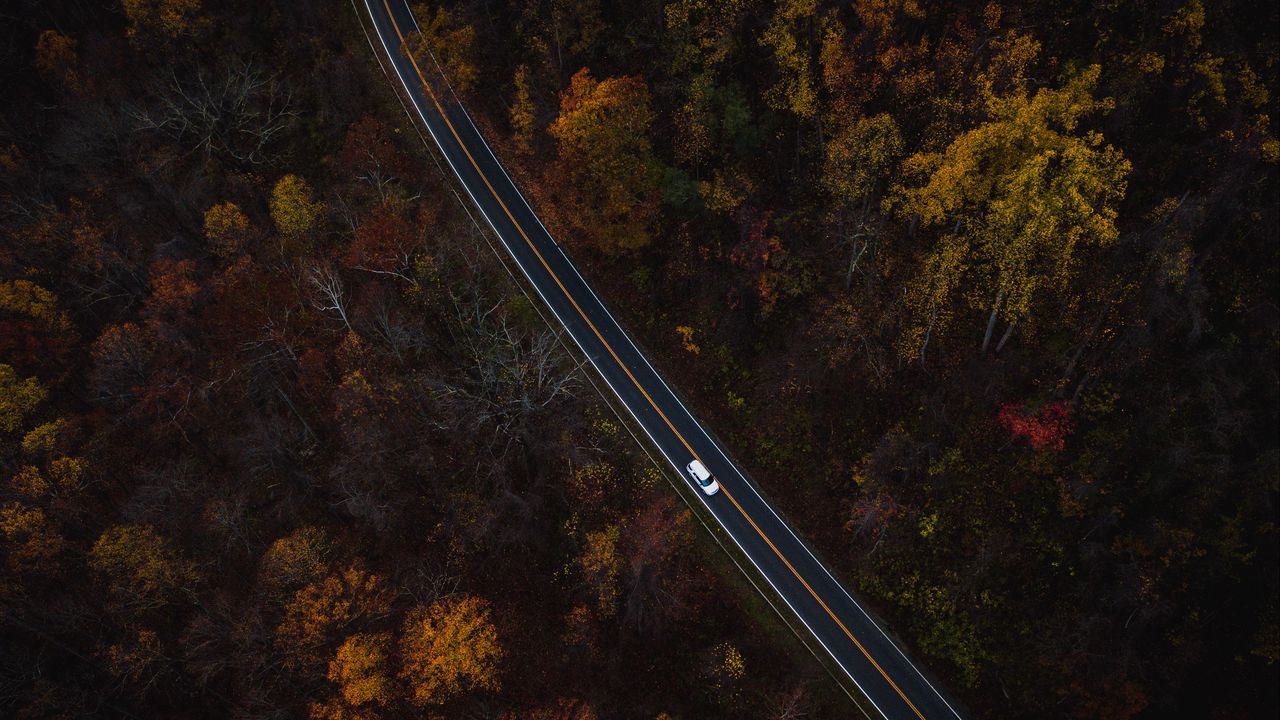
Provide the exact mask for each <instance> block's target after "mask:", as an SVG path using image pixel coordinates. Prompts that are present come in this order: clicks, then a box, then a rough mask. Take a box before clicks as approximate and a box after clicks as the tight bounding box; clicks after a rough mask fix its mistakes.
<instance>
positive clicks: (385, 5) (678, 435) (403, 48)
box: [382, 0, 924, 720]
mask: <svg viewBox="0 0 1280 720" xmlns="http://www.w3.org/2000/svg"><path fill="white" fill-rule="evenodd" d="M382 4H383V8H384V9H385V10H386V11H387V18H388V19H389V20H390V21H391V25H392V27H393V28H395V31H396V36H397V37H398V38H399V40H400V50H401V51H403V52H404V55H405V56H406V57H407V58H408V60H409V63H410V64H411V65H413V70H414V72H415V73H417V75H418V79H419V80H420V81H421V82H422V88H423V89H424V90H425V91H426V93H427V96H428V97H430V98H431V102H432V104H434V105H435V107H436V111H437V112H438V113H439V114H440V118H441V119H442V120H443V121H444V123H445V125H446V126H447V127H448V128H449V132H450V133H452V134H453V139H454V141H455V142H457V143H458V147H459V148H461V149H462V152H463V153H464V154H465V155H466V156H467V160H469V161H470V162H471V166H472V168H474V169H475V171H476V174H477V175H479V176H480V179H481V180H483V181H484V184H485V186H486V187H487V188H489V193H490V194H491V195H492V196H493V199H494V200H496V201H497V202H498V205H499V206H500V207H501V208H502V211H503V212H504V213H506V215H507V219H508V220H509V221H510V222H511V224H512V226H514V227H515V228H516V230H518V231H519V232H520V235H521V236H522V237H523V238H524V240H525V242H526V243H527V244H528V245H529V249H531V250H533V253H534V255H536V256H537V258H538V261H539V262H540V263H542V267H543V269H545V270H546V271H547V274H548V275H550V276H551V278H552V279H553V280H555V282H556V285H557V286H559V288H560V291H561V292H562V293H564V296H565V297H566V298H568V300H569V302H570V303H571V304H572V305H573V307H574V309H575V310H577V311H578V315H580V316H581V317H582V319H583V320H584V321H586V323H587V326H588V327H590V328H591V332H592V333H594V334H595V336H596V338H597V339H599V340H600V343H601V344H602V345H604V347H605V349H606V350H608V351H609V354H610V355H611V356H613V359H614V361H615V362H617V364H618V366H619V367H621V368H622V370H623V372H625V373H626V374H627V377H628V378H630V380H631V382H632V383H633V384H634V385H635V386H636V389H637V390H639V391H640V393H641V394H642V395H644V398H645V400H647V401H648V402H649V405H650V407H652V408H653V409H654V410H655V411H656V412H657V413H658V416H659V417H661V418H662V421H663V422H664V423H666V425H667V427H668V428H669V429H670V430H671V432H672V434H673V435H675V436H676V438H677V439H678V440H680V443H681V444H682V445H684V447H685V449H686V450H688V451H689V454H690V455H692V456H693V457H694V459H695V460H699V461H701V458H700V457H699V455H698V453H697V452H696V451H695V450H694V449H693V447H692V446H691V445H690V444H689V441H688V440H686V439H685V437H684V435H683V434H682V433H681V432H680V431H679V430H677V429H676V427H675V425H674V424H672V422H671V420H670V419H669V418H668V417H667V415H666V413H664V412H663V411H662V408H660V407H659V406H658V404H657V403H656V402H654V400H653V397H652V396H650V395H649V392H648V391H647V390H645V388H644V386H643V385H641V384H640V382H639V381H638V380H637V379H636V377H635V375H633V374H632V373H631V369H630V368H629V367H627V364H626V363H625V362H623V361H622V358H620V357H619V356H618V354H617V352H615V351H614V349H613V346H612V345H611V344H610V343H609V341H608V340H606V339H605V338H604V335H602V334H601V332H600V330H599V329H598V328H596V325H595V323H593V322H592V321H591V318H590V317H588V316H587V313H586V312H585V311H583V309H582V307H581V306H580V305H579V304H578V301H577V300H576V299H575V298H574V297H573V295H572V293H570V292H569V290H568V288H566V287H565V286H564V283H563V282H562V281H561V280H560V277H559V275H557V274H556V272H555V271H554V270H552V269H551V266H550V264H548V263H547V260H546V258H545V257H543V255H542V252H541V251H539V250H538V247H537V246H536V245H534V243H533V240H532V239H530V237H529V235H528V233H526V232H525V229H524V227H523V226H522V225H521V224H520V222H519V221H517V220H516V218H515V215H513V214H512V212H511V210H510V209H509V208H508V207H507V204H506V203H505V202H503V200H502V198H501V197H500V196H499V195H498V192H497V190H495V189H494V187H493V184H492V183H490V182H489V177H488V176H487V175H486V174H485V172H484V170H482V169H480V164H479V163H477V162H476V159H475V158H474V157H473V156H472V155H471V150H470V149H469V148H468V147H467V145H466V143H464V142H463V141H462V137H461V136H459V135H458V130H457V128H455V127H454V126H453V122H452V121H450V120H449V116H448V114H447V113H446V112H445V110H444V107H443V106H441V104H440V101H439V99H437V98H436V95H435V92H433V91H432V89H431V85H430V83H429V82H428V81H427V79H426V76H425V75H424V74H423V72H422V68H420V67H418V61H417V59H416V58H414V57H413V53H412V52H409V51H408V47H407V46H406V45H405V40H404V33H403V32H402V31H401V30H400V23H398V22H397V21H396V18H395V13H393V12H392V11H391V5H390V4H389V2H388V0H382ZM392 62H393V63H394V62H395V61H394V59H392ZM442 150H443V148H442ZM624 402H625V401H624ZM721 491H722V492H724V493H725V496H726V497H728V498H729V501H730V502H732V503H733V506H734V507H735V508H737V510H738V512H739V513H741V514H742V516H743V517H744V518H745V519H746V520H747V522H748V523H750V524H751V527H752V528H753V529H754V530H755V531H756V533H757V534H758V535H759V536H760V537H761V539H763V540H764V541H765V543H766V544H767V545H768V546H769V548H770V549H771V550H773V552H774V554H775V555H777V556H778V559H779V560H781V561H782V562H783V564H784V565H786V566H787V569H788V570H790V571H791V574H792V575H794V576H795V578H796V579H797V580H799V581H800V584H801V585H803V586H804V588H805V590H807V591H808V592H809V594H810V595H812V596H813V599H814V600H816V601H817V602H818V604H819V605H820V606H821V607H822V609H823V610H824V611H826V613H827V615H828V616H830V617H831V619H832V620H834V621H835V623H836V625H838V626H839V627H840V629H841V630H843V631H844V634H845V635H846V636H848V638H849V639H850V640H851V641H852V642H853V644H854V645H855V646H856V647H857V648H858V650H859V651H861V653H862V655H863V656H864V657H865V658H866V659H867V661H868V662H870V663H871V665H872V666H873V667H874V668H875V669H876V671H878V672H879V673H880V676H881V677H883V678H884V679H885V681H886V682H888V683H889V686H890V687H892V688H893V689H894V691H895V692H897V694H898V696H899V697H900V698H902V701H903V702H905V703H906V704H907V706H908V707H910V708H911V711H912V712H913V713H915V715H916V717H918V718H920V720H924V715H923V714H921V712H920V711H919V710H918V709H917V708H916V706H915V704H914V703H912V702H911V699H910V698H908V697H907V696H906V694H905V693H903V692H902V690H901V689H900V688H899V687H898V685H897V683H895V682H894V681H893V678H891V677H889V674H888V673H886V672H885V671H884V669H883V668H882V667H880V664H879V663H878V662H876V660H875V658H874V657H872V656H871V653H869V652H868V651H867V649H866V648H865V647H864V646H863V645H862V643H861V642H859V641H858V639H857V638H856V637H854V635H853V633H852V632H850V631H849V628H848V627H846V626H845V624H844V622H843V621H841V620H840V618H839V617H837V616H836V614H835V613H834V612H833V611H832V610H831V608H830V607H829V606H828V605H827V604H826V602H824V601H823V600H822V598H821V597H820V596H819V595H818V593H817V592H815V591H814V590H813V588H812V587H811V586H810V585H809V583H808V582H807V581H806V580H805V579H804V577H803V576H802V575H801V574H800V573H799V572H798V571H797V570H796V569H795V567H794V566H793V565H792V564H791V562H790V561H788V560H787V558H786V557H785V556H784V555H783V554H782V552H781V551H780V550H778V548H777V546H776V545H774V544H773V541H772V540H770V539H769V536H767V535H765V533H764V531H763V530H761V529H760V526H759V525H757V524H756V522H755V520H753V519H752V518H751V516H750V515H748V514H747V512H746V510H744V509H743V507H742V506H741V505H740V504H738V501H737V499H735V498H734V497H733V495H732V494H730V493H729V492H728V491H727V490H726V489H725V487H724V484H723V483H721Z"/></svg>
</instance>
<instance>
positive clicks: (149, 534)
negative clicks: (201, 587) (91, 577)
mask: <svg viewBox="0 0 1280 720" xmlns="http://www.w3.org/2000/svg"><path fill="white" fill-rule="evenodd" d="M89 566H90V567H91V568H93V569H94V570H95V571H97V572H99V573H101V574H102V575H104V576H105V577H106V579H107V583H108V585H109V586H110V587H111V589H112V590H113V591H114V592H116V593H118V594H119V595H121V596H124V598H125V599H127V600H130V601H133V602H137V603H141V604H144V605H149V606H158V605H164V604H167V603H168V602H170V601H171V600H172V599H173V596H174V595H175V594H177V593H178V592H181V591H189V590H190V589H191V587H192V586H193V585H195V583H196V581H197V579H198V576H197V575H196V571H195V567H194V566H193V565H192V564H191V563H190V562H188V561H187V560H184V559H183V558H181V557H180V556H179V555H178V553H177V551H176V550H174V549H173V547H172V546H171V545H170V544H169V541H168V540H166V539H165V538H164V537H162V536H160V535H159V534H158V533H156V531H155V530H154V529H152V528H151V527H149V526H146V525H117V526H115V527H112V528H108V529H107V530H105V531H103V533H102V535H101V536H99V537H98V540H97V542H95V543H94V544H93V549H92V550H90V551H89Z"/></svg>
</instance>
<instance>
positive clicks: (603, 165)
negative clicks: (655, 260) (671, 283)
mask: <svg viewBox="0 0 1280 720" xmlns="http://www.w3.org/2000/svg"><path fill="white" fill-rule="evenodd" d="M653 117H654V116H653V111H652V110H651V109H650V107H649V89H648V87H647V86H646V85H645V83H644V80H642V79H640V78H638V77H631V76H628V77H620V78H607V79H605V80H601V81H597V80H596V79H595V78H593V77H591V73H590V71H588V70H587V69H586V68H583V69H582V70H579V71H578V72H577V73H576V74H575V75H574V76H573V79H572V80H571V81H570V83H569V88H568V89H567V90H565V91H564V92H563V93H562V94H561V96H560V114H559V116H558V117H557V118H556V119H555V122H553V123H552V124H551V127H550V132H551V135H552V136H553V137H554V138H555V139H556V141H557V148H558V151H559V169H560V174H561V176H562V177H563V181H562V182H561V183H560V186H561V187H572V188H574V192H575V193H576V194H577V197H578V202H577V203H575V207H574V213H573V217H574V222H575V224H576V225H577V227H578V229H579V230H580V231H581V232H583V234H585V235H586V236H587V237H588V238H589V239H590V240H591V241H592V243H593V244H594V245H595V246H596V247H598V248H599V249H601V250H603V251H604V252H606V253H610V254H619V253H625V252H629V251H634V250H636V249H638V248H641V247H644V246H645V245H647V244H649V233H648V230H649V226H650V223H651V222H652V218H653V215H654V213H655V212H656V210H657V200H658V197H657V192H658V169H657V161H656V160H655V159H654V157H653V152H652V149H651V147H650V144H649V138H648V132H649V125H650V123H652V122H653Z"/></svg>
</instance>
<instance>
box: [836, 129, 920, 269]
mask: <svg viewBox="0 0 1280 720" xmlns="http://www.w3.org/2000/svg"><path fill="white" fill-rule="evenodd" d="M901 155H902V135H901V133H900V132H899V131H898V125H897V123H895V122H894V121H893V118H892V117H891V116H890V115H889V114H888V113H881V114H880V115H875V116H873V117H863V118H858V119H857V120H856V121H854V122H848V121H845V122H843V123H841V124H840V125H838V126H837V129H836V130H835V132H834V134H833V137H832V138H831V142H829V143H827V157H826V162H825V164H824V165H823V172H822V184H823V186H824V187H825V189H826V190H827V192H828V193H830V195H831V197H832V199H833V201H834V202H833V206H834V208H833V209H834V212H835V214H836V216H837V218H838V220H837V226H838V232H839V235H840V241H841V243H842V244H844V245H846V246H847V248H848V253H849V264H848V266H847V267H846V269H845V277H844V282H845V285H846V286H848V285H849V283H850V280H851V279H852V277H853V273H854V271H855V270H856V269H857V267H858V261H859V260H861V259H862V257H863V255H865V254H866V252H867V250H868V249H869V248H870V247H871V246H872V244H873V243H874V242H875V240H876V236H877V235H878V229H876V228H875V227H874V226H873V224H872V223H871V222H870V220H871V213H872V211H873V210H875V209H878V206H879V199H880V195H881V193H883V192H884V189H885V185H886V183H887V181H888V178H889V175H890V173H891V171H892V170H893V168H894V167H895V166H896V165H897V163H898V161H899V160H900V159H901Z"/></svg>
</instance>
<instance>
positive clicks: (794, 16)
mask: <svg viewBox="0 0 1280 720" xmlns="http://www.w3.org/2000/svg"><path fill="white" fill-rule="evenodd" d="M817 12H818V0H782V1H781V2H779V3H778V4H777V7H776V8H775V9H774V12H773V18H772V19H770V21H769V26H768V27H766V28H765V30H764V34H763V35H761V37H760V42H761V43H762V44H763V45H765V46H767V47H769V48H771V49H772V50H773V59H774V62H775V63H777V65H778V73H779V78H778V81H777V82H776V83H775V84H774V85H773V87H771V88H769V90H768V92H767V93H765V99H766V100H768V101H769V104H770V105H771V106H773V107H774V108H775V109H777V110H790V111H791V112H793V113H795V114H796V115H797V116H798V117H801V118H805V119H809V118H812V117H815V116H816V115H817V114H818V90H817V86H816V83H815V82H814V72H813V60H812V57H811V55H812V52H811V49H810V38H812V37H814V35H815V34H816V33H815V32H814V29H813V24H814V23H817V22H818V21H819V20H818V18H817Z"/></svg>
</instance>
